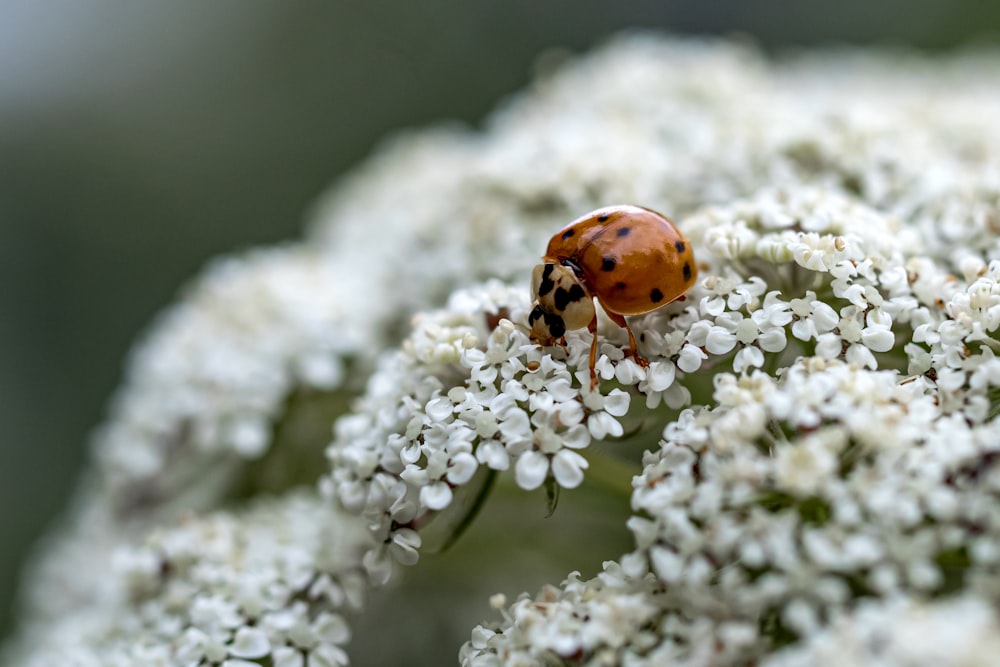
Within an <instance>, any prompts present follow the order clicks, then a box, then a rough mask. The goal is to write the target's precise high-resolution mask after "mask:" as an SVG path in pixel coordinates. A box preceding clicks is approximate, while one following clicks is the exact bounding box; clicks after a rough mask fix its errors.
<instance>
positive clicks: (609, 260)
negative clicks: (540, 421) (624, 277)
mask: <svg viewBox="0 0 1000 667" xmlns="http://www.w3.org/2000/svg"><path fill="white" fill-rule="evenodd" d="M615 264H616V262H615V258H614V257H605V258H604V261H602V262H601V271H614V270H615Z"/></svg>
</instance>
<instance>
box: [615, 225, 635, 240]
mask: <svg viewBox="0 0 1000 667" xmlns="http://www.w3.org/2000/svg"><path fill="white" fill-rule="evenodd" d="M631 233H632V230H631V229H629V228H628V227H622V228H621V229H619V230H618V231H617V232H615V234H617V235H618V238H621V237H623V236H628V235H629V234H631Z"/></svg>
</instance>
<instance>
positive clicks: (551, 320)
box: [545, 313, 566, 338]
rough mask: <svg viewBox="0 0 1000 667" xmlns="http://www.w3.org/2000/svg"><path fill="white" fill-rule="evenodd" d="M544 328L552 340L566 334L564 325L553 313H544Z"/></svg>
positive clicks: (561, 319)
mask: <svg viewBox="0 0 1000 667" xmlns="http://www.w3.org/2000/svg"><path fill="white" fill-rule="evenodd" d="M545 326H546V327H548V329H549V335H551V336H552V337H553V338H562V337H563V336H564V335H565V334H566V323H565V322H563V318H561V317H559V316H558V315H556V314H555V313H545Z"/></svg>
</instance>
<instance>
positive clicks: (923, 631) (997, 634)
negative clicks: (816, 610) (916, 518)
mask: <svg viewBox="0 0 1000 667" xmlns="http://www.w3.org/2000/svg"><path fill="white" fill-rule="evenodd" d="M998 654H1000V618H998V616H997V611H996V606H995V605H993V604H990V603H988V602H987V601H986V600H984V599H982V598H978V597H975V596H974V595H963V596H960V597H958V598H956V599H954V600H945V601H940V602H921V601H918V600H914V599H910V598H897V599H891V600H886V601H880V602H873V601H869V602H862V603H861V605H860V606H859V607H858V609H857V610H856V611H854V612H852V613H850V614H848V615H846V616H845V617H843V618H839V619H837V620H836V621H834V622H833V623H832V624H831V625H830V627H829V628H827V629H825V630H823V631H821V632H819V633H817V634H816V635H815V636H813V637H810V638H809V639H808V640H806V641H804V642H803V643H802V645H801V646H798V647H796V648H792V649H789V650H786V651H782V652H780V653H778V654H776V655H774V656H772V657H770V658H768V659H766V660H764V661H763V662H762V664H763V665H765V666H766V667H834V666H836V667H867V666H868V665H875V664H878V665H893V666H896V665H898V666H900V667H902V666H903V665H955V666H956V667H957V666H958V665H961V666H963V667H979V666H981V667H987V666H988V665H994V664H996V657H997V655H998Z"/></svg>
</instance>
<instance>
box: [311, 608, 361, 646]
mask: <svg viewBox="0 0 1000 667" xmlns="http://www.w3.org/2000/svg"><path fill="white" fill-rule="evenodd" d="M312 625H313V630H314V631H315V633H316V636H317V637H319V639H320V641H324V642H328V643H330V644H343V643H345V642H347V641H348V640H349V639H350V638H351V629H350V627H349V626H348V625H347V622H346V621H345V620H344V617H343V616H341V615H340V614H331V613H329V612H323V613H321V614H320V615H319V616H317V617H316V620H315V621H313V624H312Z"/></svg>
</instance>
